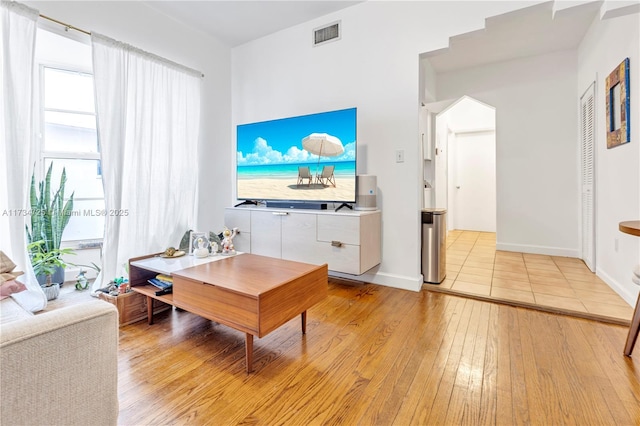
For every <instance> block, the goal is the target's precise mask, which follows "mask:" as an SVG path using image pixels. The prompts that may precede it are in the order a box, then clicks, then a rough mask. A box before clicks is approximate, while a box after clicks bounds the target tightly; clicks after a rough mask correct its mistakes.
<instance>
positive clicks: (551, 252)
mask: <svg viewBox="0 0 640 426" xmlns="http://www.w3.org/2000/svg"><path fill="white" fill-rule="evenodd" d="M496 250H502V251H516V252H520V253H531V254H546V255H548V256H561V257H576V258H580V254H579V252H578V250H577V249H569V248H561V247H548V246H532V245H528V244H510V243H496Z"/></svg>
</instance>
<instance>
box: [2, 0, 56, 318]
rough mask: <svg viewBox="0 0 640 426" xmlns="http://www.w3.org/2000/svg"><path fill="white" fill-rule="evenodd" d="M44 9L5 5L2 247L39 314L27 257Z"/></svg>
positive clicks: (22, 298)
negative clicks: (37, 66) (38, 51)
mask: <svg viewBox="0 0 640 426" xmlns="http://www.w3.org/2000/svg"><path fill="white" fill-rule="evenodd" d="M37 19H38V11H37V10H34V9H31V8H29V7H27V6H24V5H22V4H19V3H14V2H7V1H4V0H3V1H2V2H1V3H0V36H1V37H2V40H1V41H0V42H1V43H2V46H1V49H0V76H1V78H2V86H1V88H0V90H1V92H0V99H2V101H1V102H0V138H1V139H2V140H1V142H0V250H2V251H4V252H5V254H6V255H7V256H9V258H10V259H11V260H13V262H14V263H15V264H16V265H17V269H19V270H21V271H24V272H25V275H24V276H22V277H20V278H19V281H22V282H24V284H25V285H26V286H27V291H23V292H20V293H16V294H13V295H12V297H13V298H14V299H15V300H16V301H17V302H18V303H20V304H21V305H22V306H23V307H24V308H25V309H27V310H29V311H32V312H35V311H39V310H42V309H44V308H45V307H46V306H47V298H46V297H45V295H44V293H43V292H42V289H41V288H40V285H39V284H38V283H37V281H36V277H35V274H34V272H33V268H32V267H31V262H30V261H29V258H28V255H27V247H26V244H27V242H26V234H25V227H24V226H25V221H26V220H29V214H31V213H30V212H29V207H28V192H29V191H28V187H29V183H30V176H31V169H32V167H33V166H30V164H31V162H32V161H31V158H33V157H32V155H33V153H32V149H33V134H34V133H33V66H34V65H33V63H34V51H35V40H36V21H37Z"/></svg>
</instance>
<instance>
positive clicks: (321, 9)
mask: <svg viewBox="0 0 640 426" xmlns="http://www.w3.org/2000/svg"><path fill="white" fill-rule="evenodd" d="M144 3H145V4H146V5H148V6H149V7H151V8H153V9H155V10H157V11H158V12H160V13H163V14H165V15H167V16H170V17H172V18H174V19H176V20H177V21H180V22H183V23H185V24H187V25H189V26H191V27H193V28H195V29H197V30H199V31H201V32H203V33H205V34H208V35H210V36H213V37H215V38H216V39H218V40H220V41H221V42H223V43H224V44H226V45H229V46H231V47H235V46H238V45H241V44H243V43H246V42H248V41H251V40H255V39H258V38H260V37H264V36H266V35H268V34H272V33H275V32H277V31H280V30H283V29H285V28H289V27H293V26H295V25H298V24H301V23H303V22H307V21H310V20H312V19H315V18H319V17H321V16H324V15H327V14H329V13H332V12H335V11H337V10H340V9H344V8H346V7H349V6H353V5H354V4H357V3H361V1H333V0H331V1H327V0H324V1H308V0H289V1H271V0H247V1H244V0H242V1H238V0H236V1H218V0H209V1H188V0H184V1H145V2H144ZM309 37H311V35H310V36H309Z"/></svg>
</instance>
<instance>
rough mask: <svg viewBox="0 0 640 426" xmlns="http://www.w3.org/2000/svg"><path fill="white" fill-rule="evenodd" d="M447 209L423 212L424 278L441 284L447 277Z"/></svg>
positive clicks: (427, 281)
mask: <svg viewBox="0 0 640 426" xmlns="http://www.w3.org/2000/svg"><path fill="white" fill-rule="evenodd" d="M446 269H447V209H424V210H422V276H423V280H424V282H426V283H431V284H440V283H441V282H442V281H443V280H444V278H445V277H446V275H447V270H446Z"/></svg>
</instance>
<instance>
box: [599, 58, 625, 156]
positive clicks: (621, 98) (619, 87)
mask: <svg viewBox="0 0 640 426" xmlns="http://www.w3.org/2000/svg"><path fill="white" fill-rule="evenodd" d="M606 90H607V93H606V94H605V99H606V112H607V148H614V147H616V146H619V145H622V144H625V143H629V142H631V125H630V124H631V123H630V118H631V115H630V111H629V109H630V99H629V98H630V91H629V58H625V60H624V61H622V62H621V63H620V65H618V66H617V67H616V68H615V69H614V70H613V71H612V72H611V74H609V76H608V77H607V80H606Z"/></svg>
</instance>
